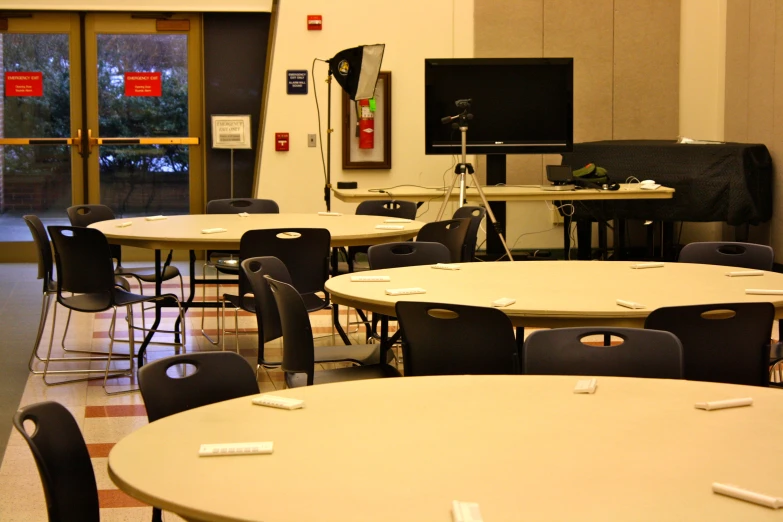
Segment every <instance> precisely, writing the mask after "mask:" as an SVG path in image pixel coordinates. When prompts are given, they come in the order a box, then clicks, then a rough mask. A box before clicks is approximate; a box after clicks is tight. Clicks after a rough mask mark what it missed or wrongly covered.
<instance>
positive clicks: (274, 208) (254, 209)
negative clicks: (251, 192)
mask: <svg viewBox="0 0 783 522" xmlns="http://www.w3.org/2000/svg"><path fill="white" fill-rule="evenodd" d="M240 212H247V213H248V214H279V213H280V207H279V206H278V205H277V202H275V201H274V200H272V199H256V198H233V199H213V200H212V201H209V202H208V203H207V214H239V213H240Z"/></svg>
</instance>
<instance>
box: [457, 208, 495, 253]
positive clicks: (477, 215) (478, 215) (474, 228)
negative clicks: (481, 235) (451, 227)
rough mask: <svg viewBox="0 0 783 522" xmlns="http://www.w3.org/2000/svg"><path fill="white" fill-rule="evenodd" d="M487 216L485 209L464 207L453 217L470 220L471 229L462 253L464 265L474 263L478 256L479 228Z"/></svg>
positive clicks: (469, 228)
mask: <svg viewBox="0 0 783 522" xmlns="http://www.w3.org/2000/svg"><path fill="white" fill-rule="evenodd" d="M486 214H487V210H486V209H485V208H484V207H471V206H464V207H460V208H458V209H457V210H456V211H455V212H454V215H453V216H452V219H460V218H470V227H468V233H467V235H466V236H465V245H464V247H463V251H462V262H463V263H469V262H471V261H473V256H474V255H475V254H476V239H477V238H478V231H479V227H480V226H481V221H482V220H483V219H484V216H485V215H486Z"/></svg>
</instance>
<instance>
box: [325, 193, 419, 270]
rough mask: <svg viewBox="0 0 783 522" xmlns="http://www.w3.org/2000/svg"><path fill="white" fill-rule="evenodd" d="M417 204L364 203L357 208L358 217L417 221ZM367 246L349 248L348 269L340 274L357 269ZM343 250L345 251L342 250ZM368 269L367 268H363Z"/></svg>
mask: <svg viewBox="0 0 783 522" xmlns="http://www.w3.org/2000/svg"><path fill="white" fill-rule="evenodd" d="M416 210H417V207H416V203H414V202H412V201H396V200H393V199H384V200H369V201H362V202H361V203H359V205H358V206H357V207H356V215H357V216H381V217H387V218H401V219H416ZM367 249H368V247H367V246H352V247H348V250H347V253H346V255H345V259H346V265H347V269H346V270H345V271H340V270H338V273H346V272H354V271H355V270H356V268H357V266H356V262H357V256H359V255H360V254H366V253H367ZM340 250H343V249H340ZM362 268H363V269H366V268H367V267H362Z"/></svg>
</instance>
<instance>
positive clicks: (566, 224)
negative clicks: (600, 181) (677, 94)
mask: <svg viewBox="0 0 783 522" xmlns="http://www.w3.org/2000/svg"><path fill="white" fill-rule="evenodd" d="M482 190H483V191H484V196H485V197H486V198H487V201H517V202H520V201H522V202H524V201H557V202H559V203H560V204H561V205H563V204H569V203H571V202H573V201H608V200H649V199H672V198H673V197H674V192H675V191H674V189H673V188H669V187H663V186H661V187H658V188H657V189H654V190H649V189H642V188H641V184H639V183H621V184H620V185H619V188H618V189H617V190H602V189H592V188H591V189H583V188H579V189H574V190H565V191H556V190H545V189H543V188H542V187H541V186H539V185H501V186H484V187H482ZM446 191H447V189H445V188H433V187H420V186H415V185H400V186H396V187H388V188H370V189H358V188H357V189H333V192H334V195H335V197H336V198H337V199H339V200H340V201H345V202H349V203H358V202H361V201H367V200H379V199H395V200H400V201H415V202H424V201H433V200H436V199H442V198H443V197H444V196H445V195H446ZM465 198H466V199H467V200H468V202H473V203H481V198H480V197H479V193H478V190H476V189H475V188H473V187H469V188H467V190H466V192H465ZM449 200H450V201H459V190H458V189H456V188H455V189H453V190H452V191H451V193H450V194H449ZM572 214H573V212H563V251H564V253H565V255H564V257H565V259H570V251H571V236H570V231H571V216H572ZM503 228H504V229H505V226H504V227H503ZM622 228H623V227H614V229H613V232H614V244H615V245H621V244H622V242H623V234H622ZM601 230H602V231H603V229H601ZM601 238H602V239H601V242H602V243H605V236H604V235H603V233H602V234H601ZM618 251H619V250H618Z"/></svg>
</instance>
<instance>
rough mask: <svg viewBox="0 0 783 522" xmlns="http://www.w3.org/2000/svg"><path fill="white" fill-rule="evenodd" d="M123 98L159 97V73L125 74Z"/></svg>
mask: <svg viewBox="0 0 783 522" xmlns="http://www.w3.org/2000/svg"><path fill="white" fill-rule="evenodd" d="M125 96H160V73H159V72H126V73H125Z"/></svg>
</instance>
